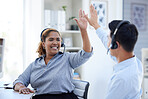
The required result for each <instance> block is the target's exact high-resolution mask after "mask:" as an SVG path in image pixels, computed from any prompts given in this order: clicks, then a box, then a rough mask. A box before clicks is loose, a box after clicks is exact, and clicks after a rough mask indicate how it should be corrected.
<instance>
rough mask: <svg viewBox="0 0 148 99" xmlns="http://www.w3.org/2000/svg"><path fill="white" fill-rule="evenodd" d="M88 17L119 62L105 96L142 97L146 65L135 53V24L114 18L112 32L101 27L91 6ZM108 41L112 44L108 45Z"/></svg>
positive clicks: (114, 98)
mask: <svg viewBox="0 0 148 99" xmlns="http://www.w3.org/2000/svg"><path fill="white" fill-rule="evenodd" d="M85 18H86V19H87V21H88V22H89V24H90V25H91V26H93V27H94V28H95V29H96V33H97V35H98V37H99V38H100V39H101V41H102V43H103V44H104V46H105V47H106V48H107V49H108V51H109V53H110V54H111V56H112V58H113V59H114V60H115V61H116V62H117V64H116V65H115V66H114V67H113V75H112V76H111V79H110V81H109V85H108V91H107V94H106V98H105V99H140V98H141V95H142V88H141V85H142V79H143V68H142V63H141V61H140V60H139V59H138V58H136V56H135V55H134V53H133V50H134V46H135V44H136V41H137V38H138V31H137V29H136V27H135V25H133V24H130V22H129V21H120V20H114V21H112V22H110V23H109V29H110V31H111V32H110V34H109V36H108V37H107V33H106V32H105V31H104V30H103V29H102V28H101V27H100V25H99V24H98V22H97V20H98V17H97V11H96V10H95V9H94V7H93V5H91V6H90V18H88V16H87V15H85ZM107 42H108V44H107Z"/></svg>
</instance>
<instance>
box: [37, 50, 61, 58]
mask: <svg viewBox="0 0 148 99" xmlns="http://www.w3.org/2000/svg"><path fill="white" fill-rule="evenodd" d="M60 54H63V52H61V51H59V52H58V53H57V54H55V55H54V57H55V56H57V55H60ZM45 56H46V55H45V54H43V55H42V56H40V57H41V58H44V57H45Z"/></svg>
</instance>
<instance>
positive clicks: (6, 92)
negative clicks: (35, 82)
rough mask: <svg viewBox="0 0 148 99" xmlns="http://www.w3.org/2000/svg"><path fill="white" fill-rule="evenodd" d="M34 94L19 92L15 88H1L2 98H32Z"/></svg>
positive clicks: (0, 98)
mask: <svg viewBox="0 0 148 99" xmlns="http://www.w3.org/2000/svg"><path fill="white" fill-rule="evenodd" d="M32 94H33V93H30V94H19V92H16V91H14V90H13V89H4V88H0V99H30V97H31V96H32Z"/></svg>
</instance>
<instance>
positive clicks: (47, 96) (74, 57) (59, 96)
mask: <svg viewBox="0 0 148 99" xmlns="http://www.w3.org/2000/svg"><path fill="white" fill-rule="evenodd" d="M79 16H81V17H79V20H78V19H75V20H76V22H77V24H78V26H79V28H80V30H81V36H82V40H83V49H82V50H80V51H79V52H78V53H69V52H61V51H60V47H61V41H62V39H61V36H60V33H59V32H58V31H57V30H55V29H51V28H47V29H44V30H43V31H42V32H41V35H40V39H41V40H40V43H39V47H38V50H37V52H38V54H39V57H38V58H36V59H35V61H33V62H32V63H31V64H30V65H29V66H28V67H27V69H26V70H25V71H24V72H23V73H22V74H21V75H20V76H19V77H18V79H16V80H15V81H14V83H13V85H14V90H15V91H19V93H23V94H29V93H30V92H34V91H32V90H30V89H29V88H27V86H28V85H29V84H31V86H32V87H33V88H34V89H36V92H35V96H34V97H33V99H78V98H77V96H76V95H75V94H74V93H73V91H74V89H75V86H74V84H73V69H75V68H77V67H79V66H81V65H82V64H84V63H85V62H86V61H87V60H88V59H89V58H90V57H91V56H92V48H91V45H90V41H89V38H88V34H87V30H86V29H87V21H86V20H85V18H84V15H83V13H82V10H80V11H79Z"/></svg>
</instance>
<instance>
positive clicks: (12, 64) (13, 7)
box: [0, 0, 23, 81]
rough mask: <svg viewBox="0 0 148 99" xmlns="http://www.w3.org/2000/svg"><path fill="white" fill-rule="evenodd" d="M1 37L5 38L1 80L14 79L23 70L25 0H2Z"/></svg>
mask: <svg viewBox="0 0 148 99" xmlns="http://www.w3.org/2000/svg"><path fill="white" fill-rule="evenodd" d="M0 37H3V38H4V39H5V48H4V59H3V60H4V61H3V72H4V75H3V78H2V79H1V80H5V81H13V80H15V79H16V78H17V77H18V75H19V74H21V73H22V71H23V49H22V47H23V0H1V1H0Z"/></svg>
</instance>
